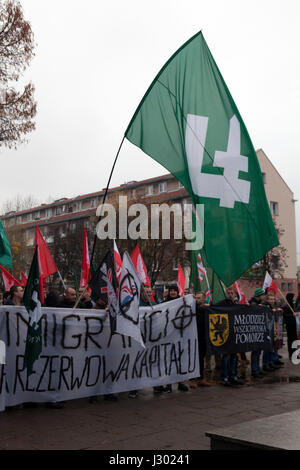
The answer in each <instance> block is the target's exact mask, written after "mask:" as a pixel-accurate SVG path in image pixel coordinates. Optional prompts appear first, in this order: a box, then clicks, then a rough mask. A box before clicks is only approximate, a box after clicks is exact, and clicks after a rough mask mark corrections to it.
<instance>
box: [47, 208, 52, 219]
mask: <svg viewBox="0 0 300 470" xmlns="http://www.w3.org/2000/svg"><path fill="white" fill-rule="evenodd" d="M51 216H52V209H46V219H49V218H50V217H51Z"/></svg>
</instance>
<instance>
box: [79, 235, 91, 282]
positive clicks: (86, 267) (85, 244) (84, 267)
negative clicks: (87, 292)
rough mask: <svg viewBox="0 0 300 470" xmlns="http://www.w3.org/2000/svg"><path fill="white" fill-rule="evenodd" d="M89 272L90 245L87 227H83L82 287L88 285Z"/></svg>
mask: <svg viewBox="0 0 300 470" xmlns="http://www.w3.org/2000/svg"><path fill="white" fill-rule="evenodd" d="M89 273H90V256H89V246H88V239H87V233H86V228H84V229H83V244H82V256H81V276H80V287H85V286H87V285H88V282H89Z"/></svg>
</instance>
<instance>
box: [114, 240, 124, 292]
mask: <svg viewBox="0 0 300 470" xmlns="http://www.w3.org/2000/svg"><path fill="white" fill-rule="evenodd" d="M114 260H115V271H116V276H117V280H118V283H119V284H120V279H121V273H122V259H121V256H120V253H119V250H118V247H117V244H116V240H114Z"/></svg>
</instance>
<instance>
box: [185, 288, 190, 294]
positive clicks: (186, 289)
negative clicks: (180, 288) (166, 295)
mask: <svg viewBox="0 0 300 470" xmlns="http://www.w3.org/2000/svg"><path fill="white" fill-rule="evenodd" d="M189 293H190V289H189V288H188V287H186V288H185V289H184V295H189Z"/></svg>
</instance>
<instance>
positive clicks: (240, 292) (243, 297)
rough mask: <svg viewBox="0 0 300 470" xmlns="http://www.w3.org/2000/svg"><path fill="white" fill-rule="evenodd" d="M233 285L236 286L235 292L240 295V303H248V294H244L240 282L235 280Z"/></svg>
mask: <svg viewBox="0 0 300 470" xmlns="http://www.w3.org/2000/svg"><path fill="white" fill-rule="evenodd" d="M232 285H233V287H234V290H235V292H236V293H237V295H238V296H239V301H238V303H239V304H248V302H247V299H246V296H245V294H244V292H243V291H242V289H241V287H240V285H239V283H238V282H237V281H235V282H234V283H233V284H232Z"/></svg>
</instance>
